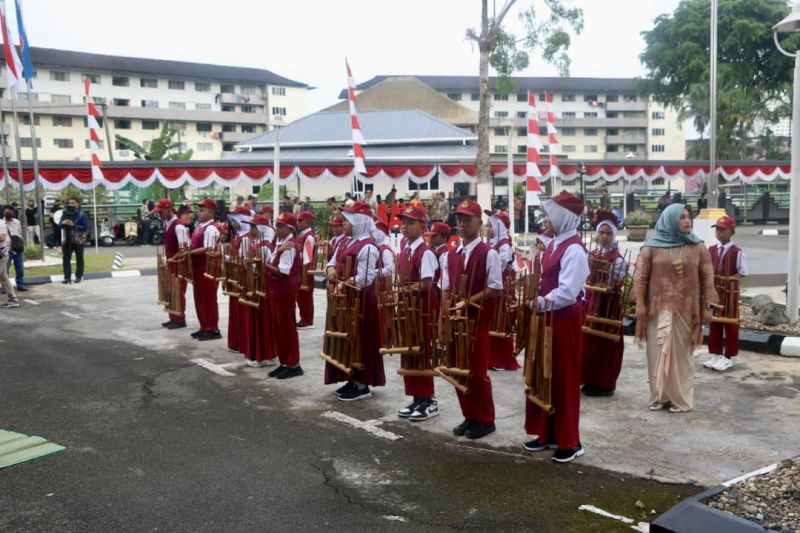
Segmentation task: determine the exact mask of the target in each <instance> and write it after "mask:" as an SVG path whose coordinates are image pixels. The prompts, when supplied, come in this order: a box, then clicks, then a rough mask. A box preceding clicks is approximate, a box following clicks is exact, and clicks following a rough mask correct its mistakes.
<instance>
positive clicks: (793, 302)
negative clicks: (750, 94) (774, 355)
mask: <svg viewBox="0 0 800 533" xmlns="http://www.w3.org/2000/svg"><path fill="white" fill-rule="evenodd" d="M799 30H800V2H797V3H795V5H794V8H793V9H792V12H791V13H790V14H789V16H787V17H786V18H785V19H783V20H782V21H780V22H779V23H777V24H776V25H775V26H773V28H772V35H773V37H774V39H775V46H776V47H777V48H778V51H779V52H780V53H782V54H783V55H785V56H788V57H791V58H793V59H794V87H793V96H792V173H791V179H790V182H789V194H790V196H789V269H788V270H789V272H788V278H789V279H788V282H787V291H786V314H787V315H788V316H789V320H792V321H794V320H797V305H798V283H800V263H798V255H800V175H799V174H798V173H800V146H798V143H800V84H798V82H800V55H799V54H798V53H797V52H795V53H793V54H792V53H789V52H787V51H786V50H784V49H783V47H782V46H781V44H780V42H779V41H778V34H779V33H793V32H797V31H799Z"/></svg>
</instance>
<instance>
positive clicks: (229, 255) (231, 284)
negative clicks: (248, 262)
mask: <svg viewBox="0 0 800 533" xmlns="http://www.w3.org/2000/svg"><path fill="white" fill-rule="evenodd" d="M222 264H223V266H224V268H223V271H224V276H223V279H222V294H224V295H225V296H230V297H232V298H238V297H239V296H241V291H242V288H241V285H242V283H241V281H242V274H241V272H242V268H241V266H242V265H241V256H240V255H239V250H237V249H235V248H234V246H233V245H232V244H230V243H229V244H226V245H225V248H224V252H223V257H222Z"/></svg>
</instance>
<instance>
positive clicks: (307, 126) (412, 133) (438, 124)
mask: <svg viewBox="0 0 800 533" xmlns="http://www.w3.org/2000/svg"><path fill="white" fill-rule="evenodd" d="M358 118H359V122H360V123H361V132H362V134H363V135H364V140H365V141H366V144H367V146H370V145H378V144H408V143H414V144H420V143H440V142H459V143H463V142H467V141H474V140H476V137H475V135H474V134H473V133H471V132H469V131H466V130H463V129H461V128H457V127H456V126H452V125H450V124H448V123H446V122H443V121H441V120H439V119H437V118H435V117H432V116H431V115H429V114H427V113H424V112H422V111H419V110H417V109H403V110H380V111H364V112H362V113H359V114H358ZM280 143H281V148H282V149H283V148H284V147H290V146H291V145H293V144H294V145H295V146H298V145H299V146H306V147H308V146H349V145H350V144H352V131H351V129H350V114H349V113H348V112H319V113H314V114H311V115H308V116H306V117H303V118H301V119H299V120H296V121H294V122H292V123H291V124H289V125H288V126H285V127H283V128H281V129H280ZM274 144H275V132H274V131H270V132H268V133H265V134H263V135H261V136H259V137H256V138H254V139H250V140H248V141H245V142H243V143H241V144H239V145H238V146H240V147H242V148H246V147H253V148H258V147H270V146H272V145H274Z"/></svg>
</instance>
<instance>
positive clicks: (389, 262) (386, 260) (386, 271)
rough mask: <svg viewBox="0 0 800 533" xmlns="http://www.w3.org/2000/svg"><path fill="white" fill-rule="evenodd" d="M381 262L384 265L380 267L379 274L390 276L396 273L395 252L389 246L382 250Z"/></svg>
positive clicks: (385, 276) (384, 276)
mask: <svg viewBox="0 0 800 533" xmlns="http://www.w3.org/2000/svg"><path fill="white" fill-rule="evenodd" d="M381 264H382V265H383V266H382V267H381V268H379V269H378V271H379V272H378V276H380V277H382V278H389V277H391V276H392V275H393V274H394V253H392V251H391V250H389V249H388V248H384V249H383V250H381Z"/></svg>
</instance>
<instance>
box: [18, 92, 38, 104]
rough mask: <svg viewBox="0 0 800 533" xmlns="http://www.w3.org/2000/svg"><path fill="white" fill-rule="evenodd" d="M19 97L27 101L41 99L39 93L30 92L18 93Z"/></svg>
mask: <svg viewBox="0 0 800 533" xmlns="http://www.w3.org/2000/svg"><path fill="white" fill-rule="evenodd" d="M17 98H19V99H20V100H25V101H26V102H27V101H28V100H30V101H31V102H38V101H39V95H38V94H37V93H28V92H24V93H17Z"/></svg>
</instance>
